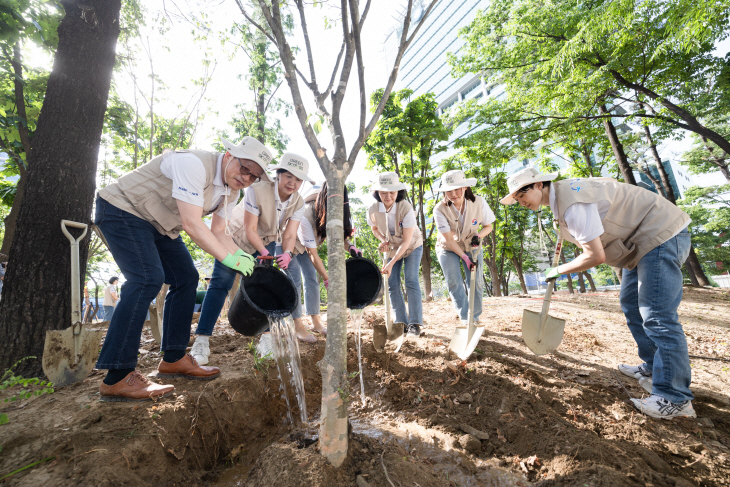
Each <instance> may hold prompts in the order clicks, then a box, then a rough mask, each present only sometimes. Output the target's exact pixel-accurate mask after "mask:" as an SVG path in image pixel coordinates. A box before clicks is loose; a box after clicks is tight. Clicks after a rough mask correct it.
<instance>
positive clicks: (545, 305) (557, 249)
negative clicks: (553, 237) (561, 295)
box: [537, 231, 563, 343]
mask: <svg viewBox="0 0 730 487" xmlns="http://www.w3.org/2000/svg"><path fill="white" fill-rule="evenodd" d="M562 250H563V234H562V233H560V231H558V243H557V244H556V245H555V257H553V267H557V266H558V264H560V253H561V252H562ZM554 287H555V279H553V280H552V281H550V282H548V286H547V291H545V300H544V301H543V302H542V313H540V335H539V336H538V338H537V341H538V343H541V342H542V339H543V338H544V337H545V322H546V321H547V317H548V312H549V311H550V299H551V298H552V296H553V288H554Z"/></svg>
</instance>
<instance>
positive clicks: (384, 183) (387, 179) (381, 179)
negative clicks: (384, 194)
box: [370, 172, 406, 191]
mask: <svg viewBox="0 0 730 487" xmlns="http://www.w3.org/2000/svg"><path fill="white" fill-rule="evenodd" d="M370 189H371V190H372V191H400V190H401V189H406V185H405V184H404V183H401V182H400V179H399V178H398V174H396V173H395V172H384V173H381V174H378V179H377V180H376V181H375V182H374V183H373V184H372V186H371V187H370Z"/></svg>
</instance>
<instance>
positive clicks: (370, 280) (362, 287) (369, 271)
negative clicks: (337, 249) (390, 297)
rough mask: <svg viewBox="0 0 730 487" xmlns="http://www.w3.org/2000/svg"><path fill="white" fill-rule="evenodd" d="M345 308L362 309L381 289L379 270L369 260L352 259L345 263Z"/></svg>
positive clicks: (381, 277) (381, 279)
mask: <svg viewBox="0 0 730 487" xmlns="http://www.w3.org/2000/svg"><path fill="white" fill-rule="evenodd" d="M345 272H346V273H347V307H348V308H350V309H362V308H364V307H365V306H367V305H369V304H370V303H372V302H373V301H375V298H377V297H378V294H379V293H380V289H381V288H382V287H383V275H382V274H381V273H380V268H379V267H378V266H377V265H375V263H374V262H373V261H372V260H370V259H365V258H364V257H352V258H349V259H347V261H346V262H345Z"/></svg>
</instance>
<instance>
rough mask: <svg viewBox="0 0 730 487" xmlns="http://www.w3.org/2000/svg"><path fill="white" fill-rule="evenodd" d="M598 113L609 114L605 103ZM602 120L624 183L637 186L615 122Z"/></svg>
mask: <svg viewBox="0 0 730 487" xmlns="http://www.w3.org/2000/svg"><path fill="white" fill-rule="evenodd" d="M598 111H599V112H600V113H601V115H608V114H609V113H608V108H606V105H605V104H603V103H602V104H601V105H599V106H598ZM602 120H603V128H604V129H605V130H606V137H608V141H609V142H610V143H611V149H612V150H613V156H614V157H615V158H616V162H617V163H618V168H619V169H620V170H621V175H622V176H623V177H624V181H625V182H626V183H628V184H633V185H634V186H636V179H635V178H634V173H633V171H632V170H631V166H630V165H629V160H628V158H627V157H626V152H624V146H623V144H621V140H619V138H618V133H617V132H616V127H614V125H613V122H611V119H610V118H608V117H606V118H604V119H602Z"/></svg>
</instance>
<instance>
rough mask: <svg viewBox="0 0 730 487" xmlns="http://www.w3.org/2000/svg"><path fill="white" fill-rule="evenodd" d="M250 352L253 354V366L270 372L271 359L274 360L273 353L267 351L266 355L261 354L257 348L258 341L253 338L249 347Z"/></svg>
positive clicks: (261, 370) (257, 369) (265, 372)
mask: <svg viewBox="0 0 730 487" xmlns="http://www.w3.org/2000/svg"><path fill="white" fill-rule="evenodd" d="M247 350H248V353H250V354H251V355H253V368H254V370H256V371H258V372H261V373H264V374H267V373H268V372H269V361H270V360H273V358H274V357H273V355H272V354H271V353H267V354H266V355H265V356H263V357H262V356H261V355H260V354H259V351H258V350H256V342H255V341H254V340H251V341H250V342H249V344H248V347H247Z"/></svg>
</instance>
